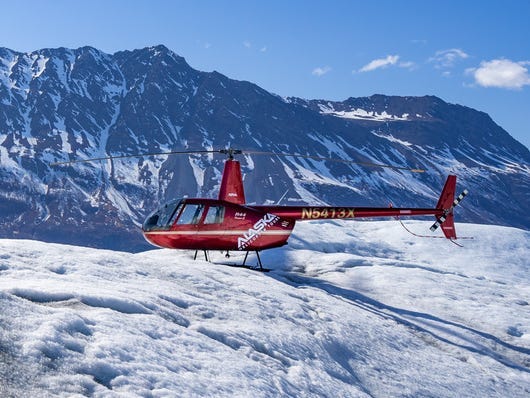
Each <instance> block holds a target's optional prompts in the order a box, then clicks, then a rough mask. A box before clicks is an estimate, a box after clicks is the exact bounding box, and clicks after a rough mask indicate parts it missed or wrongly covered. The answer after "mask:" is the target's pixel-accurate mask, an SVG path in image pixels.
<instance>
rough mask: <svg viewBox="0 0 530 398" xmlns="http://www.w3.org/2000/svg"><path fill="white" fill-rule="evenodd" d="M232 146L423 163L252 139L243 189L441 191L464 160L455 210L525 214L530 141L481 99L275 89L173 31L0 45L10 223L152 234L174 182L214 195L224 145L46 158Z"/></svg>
mask: <svg viewBox="0 0 530 398" xmlns="http://www.w3.org/2000/svg"><path fill="white" fill-rule="evenodd" d="M226 146H234V147H238V148H243V149H258V150H264V151H274V152H284V153H285V152H286V153H299V154H307V155H314V156H323V157H334V158H340V159H353V160H356V161H365V162H380V163H391V164H394V165H397V166H407V167H424V168H427V169H428V170H429V172H428V173H426V174H423V175H411V174H410V173H406V172H401V171H395V170H388V169H380V168H366V167H361V166H357V165H347V164H341V163H331V162H322V161H315V160H307V159H306V160H302V159H295V158H289V157H287V158H285V157H264V156H248V155H247V156H243V157H241V161H242V164H243V173H244V175H245V184H246V186H247V188H248V187H252V189H247V191H248V192H247V199H248V201H249V202H250V203H260V204H261V203H273V202H276V201H277V200H279V199H280V198H281V197H282V196H284V194H286V196H285V202H284V203H286V204H300V203H312V204H320V203H332V204H335V205H346V204H348V205H359V206H362V205H371V206H387V205H388V203H389V202H391V203H393V204H394V205H396V206H420V207H425V206H432V205H433V204H434V203H435V202H436V200H437V197H438V194H439V191H440V190H441V188H442V185H443V182H444V180H445V176H446V175H447V174H448V173H455V174H457V175H458V177H459V186H460V187H461V189H463V188H468V189H469V190H470V192H471V195H470V197H469V199H466V203H465V205H464V206H462V207H461V208H459V211H458V218H459V219H460V220H467V221H474V222H479V223H495V224H502V225H512V226H516V227H522V228H530V207H529V206H530V152H529V151H528V149H527V148H525V147H524V146H523V145H521V144H520V143H518V142H517V141H515V140H514V139H513V138H512V137H510V136H509V134H508V133H507V132H506V131H504V130H503V129H502V128H501V127H499V126H497V125H496V124H495V123H494V122H493V121H492V120H491V119H490V118H489V117H488V116H487V115H486V114H484V113H482V112H477V111H475V110H473V109H470V108H467V107H464V106H460V105H453V104H448V103H446V102H444V101H442V100H441V99H439V98H436V97H428V96H426V97H387V96H382V95H374V96H372V97H369V98H350V99H348V100H346V101H343V102H331V101H324V100H303V99H297V98H281V97H278V96H276V95H274V94H271V93H268V92H267V91H265V90H263V89H261V88H260V87H258V86H256V85H254V84H252V83H249V82H242V81H235V80H232V79H229V78H227V77H226V76H223V75H222V74H220V73H217V72H211V73H206V72H200V71H197V70H194V69H193V68H191V67H190V66H189V65H188V64H187V63H186V62H185V60H184V58H182V57H179V56H177V55H176V54H175V53H173V52H172V51H170V50H168V49H167V48H165V47H164V46H156V47H149V48H144V49H141V50H134V51H121V52H117V53H115V54H112V55H111V54H105V53H102V52H101V51H99V50H97V49H94V48H90V47H83V48H79V49H65V48H59V49H43V50H38V51H35V52H32V53H19V52H15V51H12V50H8V49H0V181H1V185H0V210H1V211H2V214H3V218H2V220H1V223H2V227H3V228H2V229H1V233H0V236H2V237H22V238H38V239H43V240H48V241H55V242H66V243H74V244H81V245H88V246H97V247H107V248H119V249H121V250H128V251H138V250H142V249H145V248H147V247H148V246H147V245H146V243H145V242H144V241H143V239H142V238H141V236H140V234H138V227H139V225H140V224H141V223H142V221H143V220H144V218H145V217H146V215H147V214H148V213H150V212H151V211H152V210H153V209H155V208H156V207H157V206H158V205H159V204H160V202H164V201H166V200H168V199H170V198H175V197H182V196H184V195H189V196H206V197H215V196H216V195H217V189H218V187H219V179H220V173H221V170H222V166H223V159H222V157H220V156H211V155H210V156H190V157H174V156H173V157H167V156H146V157H140V158H131V159H121V160H112V161H105V162H103V161H102V162H96V163H91V164H76V165H73V166H69V167H59V168H52V167H50V163H51V162H53V161H57V160H72V159H85V158H89V157H102V156H109V155H127V154H136V153H152V152H160V151H167V150H190V149H211V148H215V149H219V148H224V147H226Z"/></svg>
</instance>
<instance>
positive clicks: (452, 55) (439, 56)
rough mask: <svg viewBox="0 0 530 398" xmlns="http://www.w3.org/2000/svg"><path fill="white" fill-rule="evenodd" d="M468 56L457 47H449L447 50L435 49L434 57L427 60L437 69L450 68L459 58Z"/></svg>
mask: <svg viewBox="0 0 530 398" xmlns="http://www.w3.org/2000/svg"><path fill="white" fill-rule="evenodd" d="M466 58H469V55H468V54H467V53H466V52H464V51H463V50H461V49H459V48H451V49H449V50H441V51H436V53H435V54H434V57H431V58H429V60H428V61H429V62H433V63H434V64H435V65H434V67H435V68H437V69H447V68H452V67H453V66H454V65H455V63H456V62H457V61H459V60H461V59H466Z"/></svg>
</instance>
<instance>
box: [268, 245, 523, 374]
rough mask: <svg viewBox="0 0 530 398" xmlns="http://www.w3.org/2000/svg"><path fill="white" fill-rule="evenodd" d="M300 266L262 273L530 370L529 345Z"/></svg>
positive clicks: (278, 257)
mask: <svg viewBox="0 0 530 398" xmlns="http://www.w3.org/2000/svg"><path fill="white" fill-rule="evenodd" d="M288 253H289V252H288V251H286V250H278V251H276V253H274V256H270V257H269V258H268V261H271V260H273V261H274V262H275V263H276V264H287V263H289V262H291V261H292V260H291V259H290V258H289V254H288ZM359 261H360V262H359V265H361V266H363V265H364V264H362V260H359ZM351 266H355V265H354V264H349V266H348V267H351ZM303 268H304V267H303V266H298V265H297V264H293V265H292V266H290V268H281V267H279V268H276V269H273V272H269V273H267V274H265V275H266V276H267V277H271V278H273V279H275V280H277V281H279V282H282V283H286V284H288V285H290V286H292V287H295V288H313V289H318V290H321V291H323V292H325V293H327V294H329V295H330V296H333V297H335V298H336V299H337V300H342V301H344V302H347V303H349V304H351V305H352V306H355V307H357V308H360V309H362V310H364V311H368V312H370V313H372V314H375V315H377V316H379V317H381V318H384V319H387V320H392V321H394V322H396V323H397V324H399V325H402V326H404V327H406V328H408V329H409V330H411V331H412V333H415V334H418V335H419V336H420V338H422V339H423V340H424V341H427V342H429V341H431V344H435V343H433V342H432V340H433V339H434V341H435V342H437V343H442V344H447V345H450V346H453V347H455V348H457V349H460V350H465V351H468V352H470V353H473V354H478V355H481V356H485V357H489V358H491V359H493V360H495V361H497V362H499V363H501V364H502V365H504V366H507V367H509V368H512V369H515V370H518V371H522V372H525V373H530V360H529V359H528V355H530V349H528V348H525V347H519V346H517V345H514V344H510V343H508V342H506V341H504V340H502V339H501V338H499V337H497V336H495V335H493V334H491V333H487V332H483V331H480V330H477V329H474V328H472V327H469V326H466V325H464V324H462V323H458V322H455V321H451V320H447V319H443V318H441V317H439V316H436V315H433V314H429V313H426V312H420V311H414V310H410V309H406V308H399V307H396V306H392V305H388V304H385V303H383V302H381V301H379V300H376V299H373V298H371V297H369V296H367V295H365V294H362V293H360V292H358V291H356V290H354V289H349V288H344V287H340V286H337V285H334V284H332V283H330V282H328V281H325V280H322V279H319V278H318V277H315V276H309V275H307V274H304V273H303V271H302V272H299V271H297V270H300V269H302V270H303ZM438 271H439V270H437V272H438ZM425 337H427V338H425ZM462 360H464V359H462Z"/></svg>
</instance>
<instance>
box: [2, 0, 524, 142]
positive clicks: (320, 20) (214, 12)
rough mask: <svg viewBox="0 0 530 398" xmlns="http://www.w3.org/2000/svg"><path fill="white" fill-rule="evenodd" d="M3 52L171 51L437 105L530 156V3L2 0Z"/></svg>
mask: <svg viewBox="0 0 530 398" xmlns="http://www.w3.org/2000/svg"><path fill="white" fill-rule="evenodd" d="M0 7H1V8H0V9H1V10H2V12H1V13H0V47H7V48H10V49H12V50H16V51H23V52H29V51H33V50H37V49H41V48H49V47H69V48H77V47H81V46H85V45H90V46H93V47H96V48H98V49H100V50H103V51H105V52H108V53H114V52H116V51H119V50H124V49H129V50H130V49H135V48H142V47H146V46H151V45H156V44H164V45H166V46H167V47H169V48H170V49H171V50H173V51H175V52H176V53H177V54H179V55H181V56H183V57H184V58H186V60H187V61H188V63H189V64H190V65H191V66H192V67H194V68H195V69H198V70H203V71H213V70H217V71H219V72H221V73H223V74H225V75H227V76H228V77H230V78H232V79H237V80H248V81H251V82H253V83H256V84H258V85H259V86H261V87H263V88H264V89H266V90H268V91H271V92H273V93H276V94H279V95H282V96H297V97H302V98H308V99H313V98H319V99H330V100H344V99H346V98H348V97H360V96H368V95H372V94H376V93H377V94H388V95H418V96H422V95H436V96H438V97H441V98H442V99H443V100H445V101H447V102H451V103H458V104H461V105H466V106H469V107H472V108H475V109H478V110H480V111H484V112H487V113H488V114H489V115H490V116H491V117H492V118H493V120H494V121H495V122H496V123H498V124H499V125H500V126H502V127H503V128H504V129H506V130H507V131H508V132H509V133H510V134H511V135H512V136H514V137H515V138H516V139H517V140H519V141H520V142H522V143H523V144H525V145H526V146H527V147H530V22H529V21H530V0H504V1H503V0H499V1H493V0H477V1H473V0H467V1H465V0H460V1H454V0H445V1H443V2H442V1H434V0H432V1H430V0H423V1H412V0H411V1H406V0H402V1H398V0H394V1H390V0H379V1H357V0H349V1H346V0H336V1H333V0H329V1H325V2H324V1H302V0H291V1H289V0H283V1H279V0H267V1H263V0H261V1H256V0H245V1H235V0H234V1H220V0H218V1H214V0H195V1H178V0H173V1H169V0H167V1H164V0H149V1H138V0H128V1H126V0H106V1H102V0H91V1H77V0H69V1H67V0H54V1H52V0H48V1H43V0H40V1H29V0H17V1H11V0H10V1H5V0H0Z"/></svg>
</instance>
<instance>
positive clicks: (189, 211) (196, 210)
mask: <svg viewBox="0 0 530 398" xmlns="http://www.w3.org/2000/svg"><path fill="white" fill-rule="evenodd" d="M203 210H204V205H196V204H187V205H186V206H185V207H184V209H183V210H182V213H181V214H180V217H179V219H178V220H177V225H185V224H198V223H199V221H200V219H201V216H202V211H203Z"/></svg>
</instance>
